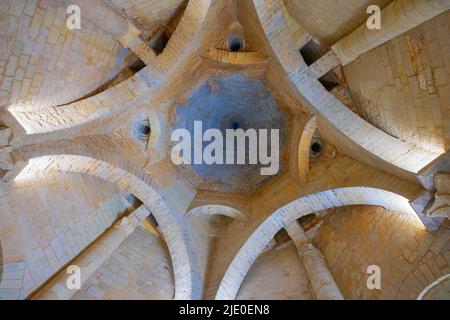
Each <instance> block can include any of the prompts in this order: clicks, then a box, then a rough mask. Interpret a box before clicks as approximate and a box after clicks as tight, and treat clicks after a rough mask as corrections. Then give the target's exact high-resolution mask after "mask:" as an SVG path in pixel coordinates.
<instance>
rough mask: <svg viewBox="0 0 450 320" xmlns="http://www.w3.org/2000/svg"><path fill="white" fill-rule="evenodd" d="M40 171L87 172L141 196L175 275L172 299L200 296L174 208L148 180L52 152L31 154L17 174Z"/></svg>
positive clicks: (84, 158)
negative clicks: (167, 251) (193, 288)
mask: <svg viewBox="0 0 450 320" xmlns="http://www.w3.org/2000/svg"><path fill="white" fill-rule="evenodd" d="M39 171H46V172H49V171H50V172H51V171H65V172H76V173H82V174H88V175H92V176H95V177H97V178H100V179H104V180H106V181H109V182H111V183H113V184H115V185H116V186H117V188H118V189H119V190H120V191H126V192H129V193H131V194H133V195H135V196H136V197H137V198H138V199H140V200H141V201H142V202H143V203H144V204H145V205H146V206H147V207H148V208H149V210H150V212H152V214H153V215H154V217H155V218H156V220H157V221H158V224H159V226H160V230H161V233H162V234H163V236H164V239H165V241H166V243H167V246H168V249H169V252H170V256H171V258H172V265H173V270H174V278H175V299H192V298H194V299H195V298H199V297H197V295H196V293H195V292H192V283H191V279H192V275H191V273H192V272H193V271H192V270H191V264H190V258H189V253H188V249H187V248H186V245H185V243H184V240H183V231H182V228H181V226H180V225H179V222H178V219H179V218H178V217H177V213H176V209H174V208H172V207H169V206H168V205H167V201H165V200H164V198H163V197H162V196H161V195H160V194H159V193H158V192H157V191H156V190H155V189H154V188H153V187H152V186H150V185H149V184H148V183H146V182H144V181H143V180H141V179H140V178H138V177H136V176H135V175H133V174H130V173H128V172H126V171H124V170H123V169H120V168H118V167H115V166H113V165H111V164H110V163H107V162H105V161H101V160H98V159H94V158H90V157H83V156H74V155H53V156H42V157H37V158H32V159H30V160H29V163H28V165H27V166H26V167H25V168H24V169H23V171H22V172H21V173H20V174H19V175H18V176H17V177H16V180H17V179H24V178H25V177H26V176H27V175H29V174H34V173H36V172H39Z"/></svg>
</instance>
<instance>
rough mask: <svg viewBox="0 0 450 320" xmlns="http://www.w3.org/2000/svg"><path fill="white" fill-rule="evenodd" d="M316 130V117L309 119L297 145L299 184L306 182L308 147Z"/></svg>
mask: <svg viewBox="0 0 450 320" xmlns="http://www.w3.org/2000/svg"><path fill="white" fill-rule="evenodd" d="M316 129H317V121H316V117H315V116H313V117H311V118H310V119H309V120H308V122H307V123H306V125H305V127H304V128H303V133H302V136H301V138H300V143H299V145H298V151H297V153H298V155H297V156H298V158H297V170H298V176H299V178H300V181H301V182H306V176H307V175H308V173H309V153H310V151H309V150H310V145H311V141H312V138H313V135H314V132H315V131H316Z"/></svg>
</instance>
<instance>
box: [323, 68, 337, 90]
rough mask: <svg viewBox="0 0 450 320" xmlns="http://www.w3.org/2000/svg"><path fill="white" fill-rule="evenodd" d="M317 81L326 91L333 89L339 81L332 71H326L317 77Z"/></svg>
mask: <svg viewBox="0 0 450 320" xmlns="http://www.w3.org/2000/svg"><path fill="white" fill-rule="evenodd" d="M318 80H319V82H320V83H321V84H322V85H323V86H324V88H325V89H327V90H328V91H331V90H333V89H334V88H336V87H337V86H339V81H338V79H337V78H336V76H335V75H334V74H333V71H328V72H327V73H325V74H324V75H323V76H321V77H320V78H319V79H318Z"/></svg>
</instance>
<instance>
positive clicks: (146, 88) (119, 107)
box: [9, 0, 211, 136]
mask: <svg viewBox="0 0 450 320" xmlns="http://www.w3.org/2000/svg"><path fill="white" fill-rule="evenodd" d="M210 2H211V1H210V0H192V1H189V4H188V6H187V8H186V10H185V13H184V15H183V17H182V18H181V21H180V23H179V25H178V26H177V28H176V31H175V32H174V34H173V35H172V37H171V38H170V39H169V42H168V44H167V46H166V48H165V50H164V51H163V52H162V53H161V54H160V55H159V56H157V57H156V60H157V64H158V65H159V66H160V67H162V68H163V69H164V71H165V72H164V73H162V74H160V73H158V72H156V71H155V70H154V69H153V67H154V66H151V65H148V66H146V67H145V68H143V69H142V70H140V71H139V72H137V73H136V74H135V75H133V76H132V77H130V78H129V79H127V80H125V81H123V82H121V83H119V84H117V85H115V86H113V87H111V88H109V89H107V90H105V91H103V92H101V93H99V94H97V95H95V96H92V97H89V98H86V99H83V100H80V101H75V102H72V103H68V104H65V105H56V106H55V105H54V106H51V107H46V108H44V109H41V110H36V111H27V110H23V109H20V108H19V109H18V108H11V109H10V110H9V111H10V112H11V114H12V115H13V116H14V117H15V118H16V120H17V121H18V122H19V123H20V124H21V125H22V127H23V128H24V129H25V130H26V132H27V134H28V135H38V134H46V133H52V132H55V131H58V133H59V131H62V130H64V134H65V136H67V135H69V134H77V133H79V132H81V131H83V130H86V127H92V126H95V125H97V124H98V122H99V121H101V120H104V119H107V118H110V117H112V116H113V115H116V114H120V113H121V112H124V111H125V110H128V109H129V108H130V106H132V105H135V104H137V103H140V102H144V101H145V102H148V101H151V100H152V99H153V97H154V94H155V92H157V91H159V90H162V89H163V88H164V86H165V84H164V83H170V82H173V78H174V77H177V76H178V74H183V76H185V75H186V74H185V73H184V72H185V69H184V68H183V63H184V62H185V60H189V59H190V54H192V53H194V52H195V49H196V48H195V46H192V43H195V41H193V38H194V37H196V36H197V33H198V32H196V31H197V30H199V29H200V27H201V25H202V23H203V20H204V18H205V17H206V13H207V11H208V9H209V6H210ZM113 11H114V10H113ZM110 20H111V19H110ZM129 26H130V24H128V25H127V26H126V27H123V28H121V29H120V31H121V33H120V32H119V31H117V33H118V35H119V34H122V33H124V32H127V31H129V30H128V29H127V28H129ZM135 36H138V35H135ZM177 66H178V67H177ZM180 66H181V67H180ZM178 69H180V70H178ZM169 71H170V72H169ZM183 79H184V77H183ZM163 82H164V83H163ZM55 136H57V135H55Z"/></svg>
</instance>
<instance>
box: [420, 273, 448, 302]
mask: <svg viewBox="0 0 450 320" xmlns="http://www.w3.org/2000/svg"><path fill="white" fill-rule="evenodd" d="M447 281H450V273H447V274H446V275H443V276H442V277H440V278H439V279H437V280H435V281H433V282H432V283H430V284H429V285H428V286H426V287H425V289H423V290H422V291H421V292H420V294H419V296H418V297H417V300H426V297H427V295H428V294H429V293H430V292H432V290H433V289H434V288H437V287H439V286H441V285H443V284H444V283H446V282H447Z"/></svg>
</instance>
